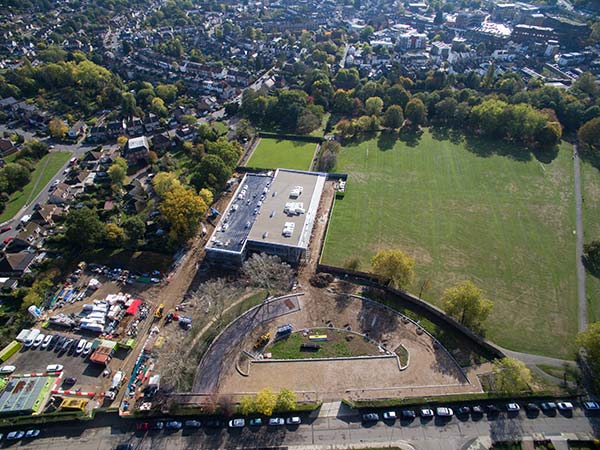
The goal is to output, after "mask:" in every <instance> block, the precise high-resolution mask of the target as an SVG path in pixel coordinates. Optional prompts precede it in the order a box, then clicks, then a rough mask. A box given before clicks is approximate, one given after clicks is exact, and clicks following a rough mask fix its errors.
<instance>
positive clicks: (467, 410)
mask: <svg viewBox="0 0 600 450" xmlns="http://www.w3.org/2000/svg"><path fill="white" fill-rule="evenodd" d="M470 412H471V408H469V407H468V406H461V407H460V408H458V409H457V410H456V414H457V415H459V416H468V415H469V413H470Z"/></svg>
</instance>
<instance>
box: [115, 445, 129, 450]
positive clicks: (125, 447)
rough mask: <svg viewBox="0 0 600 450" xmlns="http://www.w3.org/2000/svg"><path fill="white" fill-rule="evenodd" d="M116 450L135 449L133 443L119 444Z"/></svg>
mask: <svg viewBox="0 0 600 450" xmlns="http://www.w3.org/2000/svg"><path fill="white" fill-rule="evenodd" d="M115 450H133V444H129V443H128V444H119V445H117V447H116V449H115Z"/></svg>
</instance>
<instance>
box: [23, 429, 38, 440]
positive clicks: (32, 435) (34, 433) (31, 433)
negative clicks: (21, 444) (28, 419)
mask: <svg viewBox="0 0 600 450" xmlns="http://www.w3.org/2000/svg"><path fill="white" fill-rule="evenodd" d="M40 433H41V431H40V430H38V429H37V428H34V429H33V430H27V431H26V432H25V438H26V439H35V438H36V437H38V436H39V435H40Z"/></svg>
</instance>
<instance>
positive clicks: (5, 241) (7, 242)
mask: <svg viewBox="0 0 600 450" xmlns="http://www.w3.org/2000/svg"><path fill="white" fill-rule="evenodd" d="M14 238H15V237H14V236H8V237H7V238H6V239H4V240H3V241H2V242H3V243H4V245H8V244H10V243H11V241H12V240H13V239H14ZM9 434H10V433H9ZM7 437H8V436H7Z"/></svg>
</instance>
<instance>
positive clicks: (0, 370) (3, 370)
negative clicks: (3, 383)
mask: <svg viewBox="0 0 600 450" xmlns="http://www.w3.org/2000/svg"><path fill="white" fill-rule="evenodd" d="M15 370H17V368H16V367H15V366H2V367H0V375H8V374H11V373H13V372H14V371H15Z"/></svg>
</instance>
